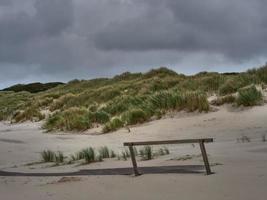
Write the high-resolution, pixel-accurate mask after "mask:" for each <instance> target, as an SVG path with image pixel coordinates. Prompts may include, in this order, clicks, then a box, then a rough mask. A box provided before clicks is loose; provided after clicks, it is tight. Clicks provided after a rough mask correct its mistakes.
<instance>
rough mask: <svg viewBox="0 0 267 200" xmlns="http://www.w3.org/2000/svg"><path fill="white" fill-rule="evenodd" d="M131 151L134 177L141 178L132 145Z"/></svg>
mask: <svg viewBox="0 0 267 200" xmlns="http://www.w3.org/2000/svg"><path fill="white" fill-rule="evenodd" d="M129 150H130V155H131V159H132V163H133V171H134V175H135V176H139V175H140V173H139V172H138V168H137V163H136V159H135V154H134V149H133V146H132V145H130V146H129Z"/></svg>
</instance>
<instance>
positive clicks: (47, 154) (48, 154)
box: [41, 150, 55, 162]
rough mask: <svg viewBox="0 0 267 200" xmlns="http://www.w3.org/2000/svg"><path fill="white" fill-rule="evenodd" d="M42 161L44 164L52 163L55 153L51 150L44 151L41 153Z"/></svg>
mask: <svg viewBox="0 0 267 200" xmlns="http://www.w3.org/2000/svg"><path fill="white" fill-rule="evenodd" d="M41 157H42V161H44V162H54V160H55V152H53V151H51V150H44V151H42V152H41Z"/></svg>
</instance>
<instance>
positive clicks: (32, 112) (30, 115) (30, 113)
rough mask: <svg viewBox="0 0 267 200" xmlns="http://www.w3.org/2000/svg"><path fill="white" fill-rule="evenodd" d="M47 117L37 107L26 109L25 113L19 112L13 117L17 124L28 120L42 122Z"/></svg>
mask: <svg viewBox="0 0 267 200" xmlns="http://www.w3.org/2000/svg"><path fill="white" fill-rule="evenodd" d="M44 118H45V116H44V115H43V114H42V113H41V112H40V110H39V109H38V108H36V107H29V108H26V109H25V110H24V111H19V112H17V113H16V114H15V115H14V116H13V120H15V122H24V121H27V120H31V121H40V120H43V119H44Z"/></svg>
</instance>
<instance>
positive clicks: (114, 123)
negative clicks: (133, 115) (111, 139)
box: [103, 117, 124, 133]
mask: <svg viewBox="0 0 267 200" xmlns="http://www.w3.org/2000/svg"><path fill="white" fill-rule="evenodd" d="M123 125H124V122H123V121H122V120H121V119H120V118H118V117H114V118H113V119H111V121H110V122H108V123H106V124H105V126H104V127H103V132H104V133H108V132H111V131H116V130H118V129H119V128H121V127H123Z"/></svg>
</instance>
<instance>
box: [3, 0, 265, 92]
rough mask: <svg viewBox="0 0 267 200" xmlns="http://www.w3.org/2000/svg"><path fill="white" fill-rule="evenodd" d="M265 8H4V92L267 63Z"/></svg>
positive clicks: (246, 0) (74, 3) (142, 2)
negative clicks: (20, 86) (159, 71)
mask: <svg viewBox="0 0 267 200" xmlns="http://www.w3.org/2000/svg"><path fill="white" fill-rule="evenodd" d="M266 10H267V1H266V0H253V1H252V0H201V1H199V0H179V1H177V0H23V1H22V0H0V88H4V87H7V86H10V85H13V84H17V83H29V82H35V81H38V82H49V81H64V82H65V81H69V80H72V79H76V78H77V79H91V78H96V77H111V76H114V75H116V74H119V73H122V72H125V71H130V72H137V71H142V72H144V71H148V70H149V69H151V68H157V67H159V66H166V67H169V68H170V69H173V70H175V71H176V72H178V73H184V74H194V73H197V72H199V71H219V72H225V71H244V70H246V69H248V68H252V67H259V66H262V65H264V64H265V63H266V61H267V47H266V41H267V12H266Z"/></svg>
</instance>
